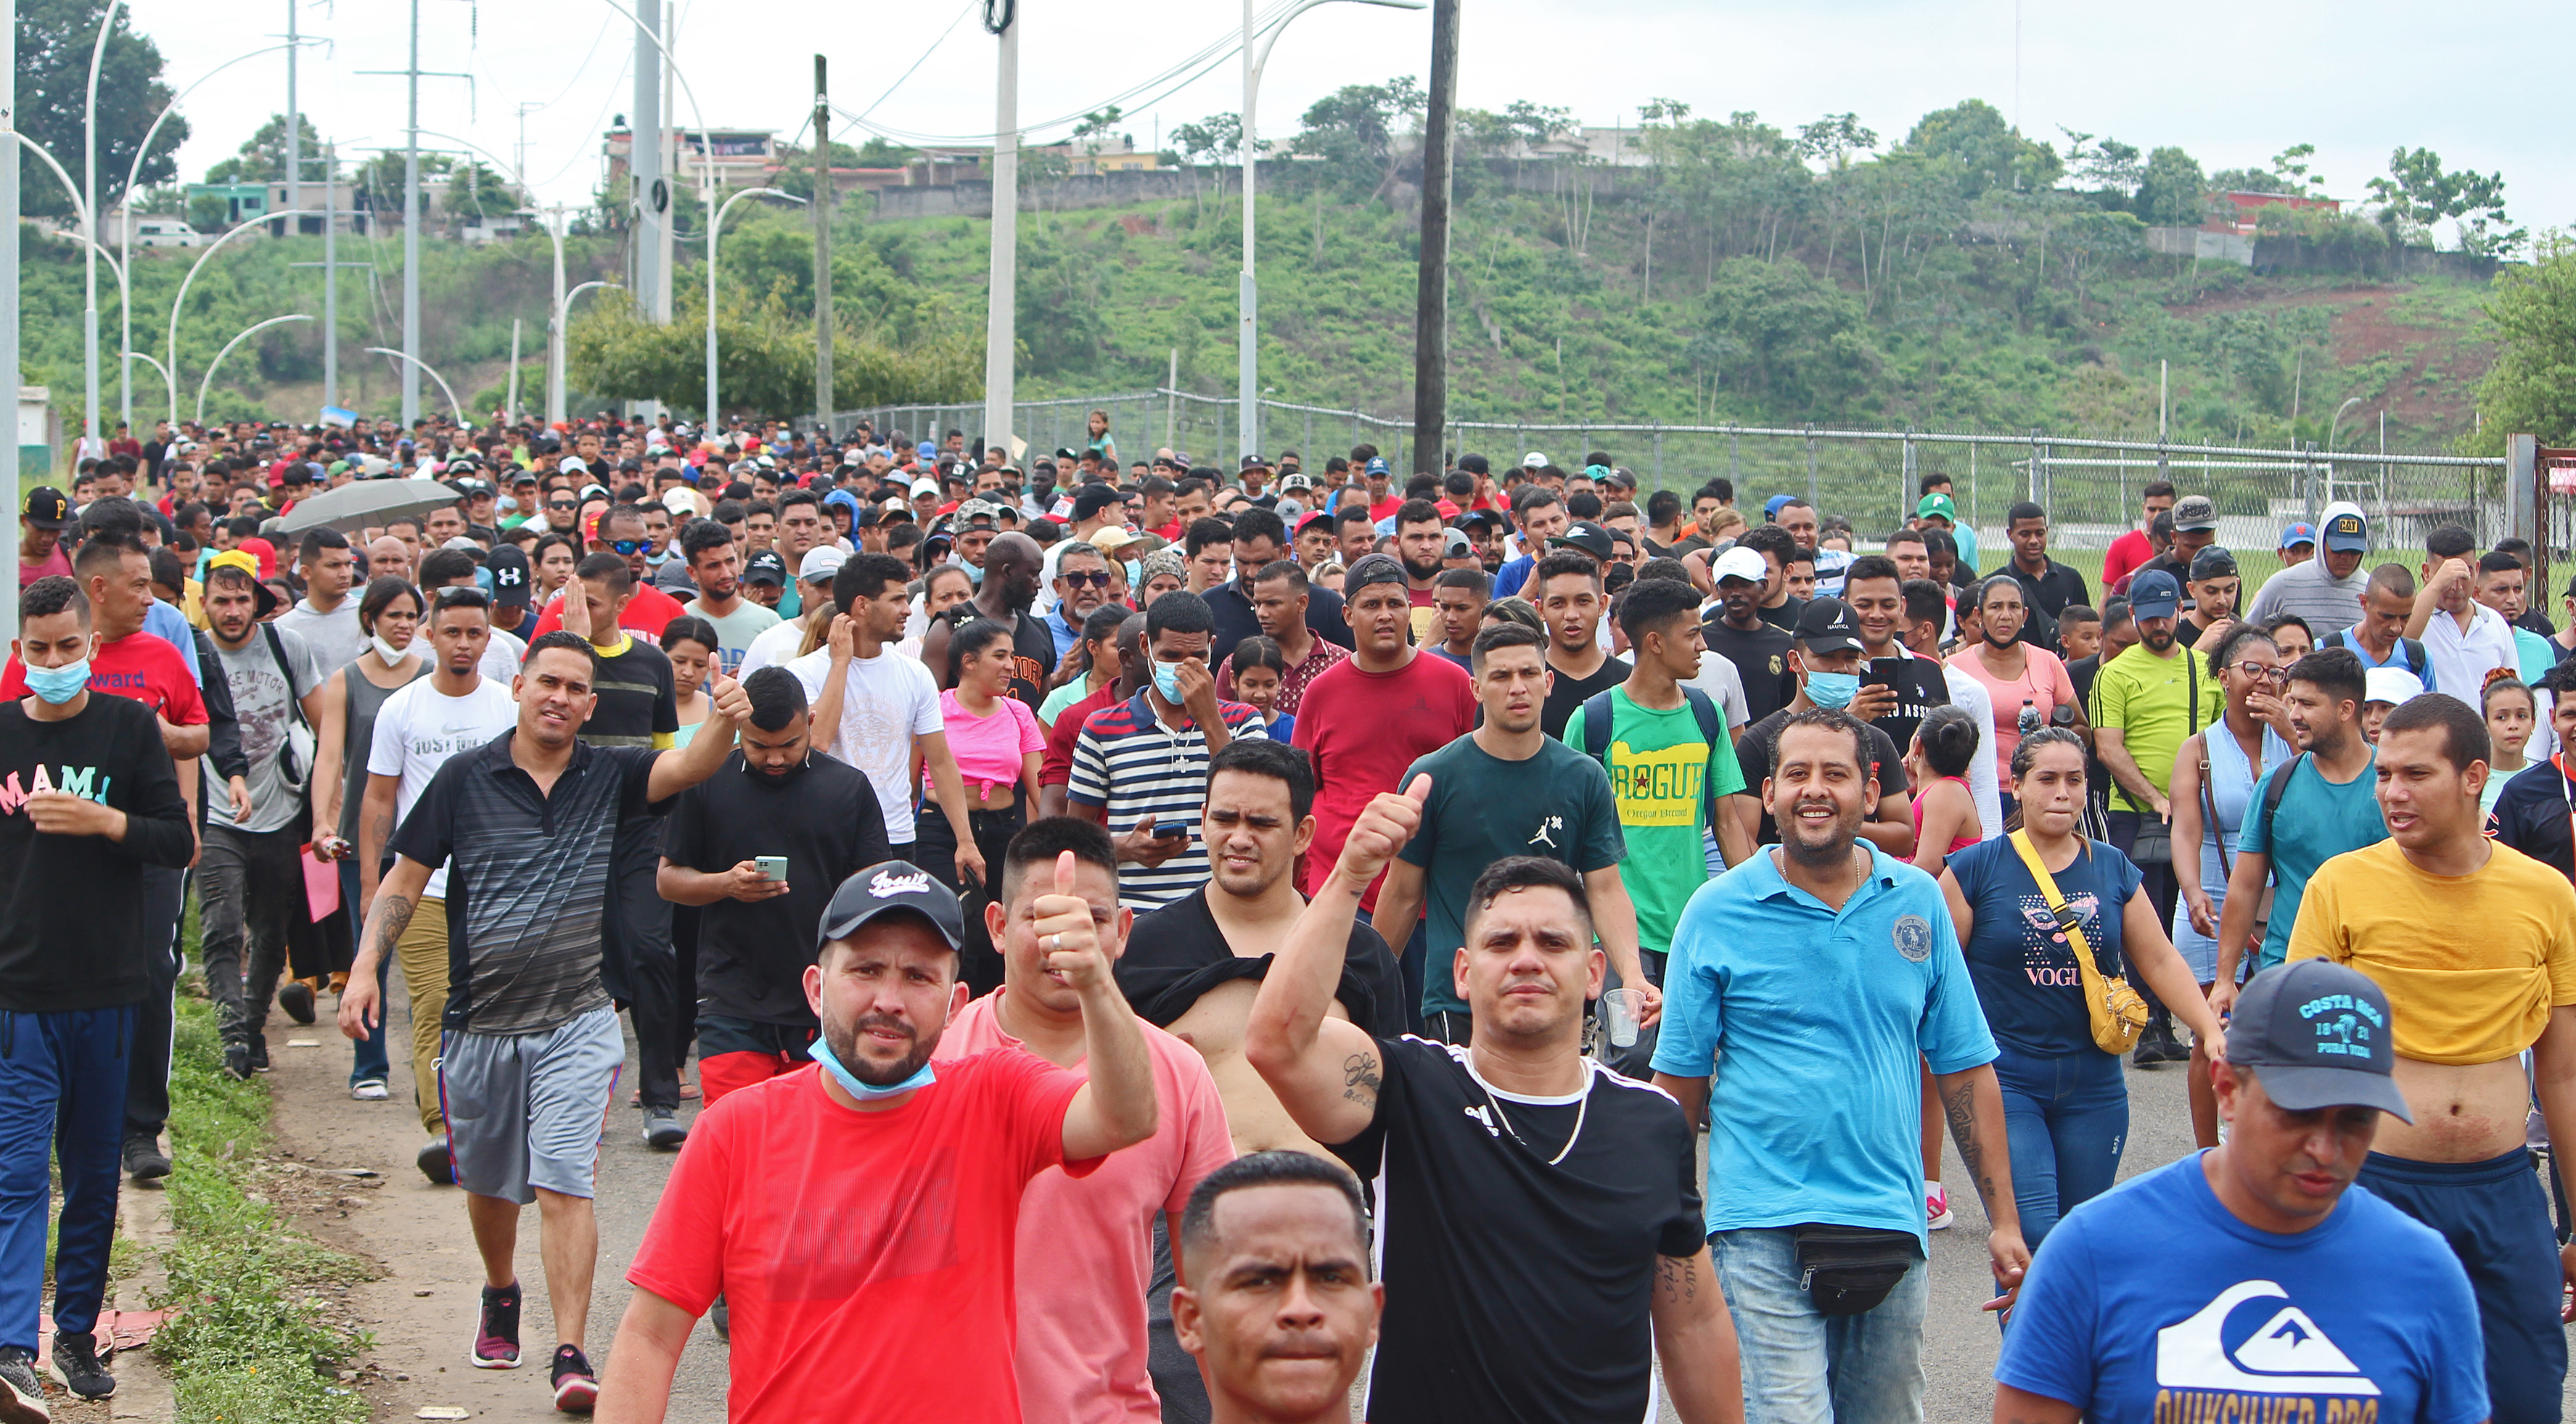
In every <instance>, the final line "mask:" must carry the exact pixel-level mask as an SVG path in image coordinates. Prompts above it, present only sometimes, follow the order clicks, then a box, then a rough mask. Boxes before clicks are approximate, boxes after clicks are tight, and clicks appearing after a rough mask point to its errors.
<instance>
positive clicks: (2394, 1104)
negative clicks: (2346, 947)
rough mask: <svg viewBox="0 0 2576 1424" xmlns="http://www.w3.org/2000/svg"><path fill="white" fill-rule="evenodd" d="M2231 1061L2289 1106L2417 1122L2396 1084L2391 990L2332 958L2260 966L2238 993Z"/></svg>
mask: <svg viewBox="0 0 2576 1424" xmlns="http://www.w3.org/2000/svg"><path fill="white" fill-rule="evenodd" d="M2227 1061H2228V1062H2230V1063H2233V1064H2235V1065H2236V1066H2238V1067H2240V1068H2251V1069H2253V1070H2254V1072H2255V1076H2257V1077H2259V1078H2261V1079H2262V1080H2263V1095H2264V1096H2265V1097H2268V1098H2270V1099H2271V1100H2272V1101H2273V1102H2276V1103H2278V1104H2280V1105H2281V1106H2283V1107H2285V1108H2288V1109H2289V1110H2290V1111H2292V1112H2307V1111H2309V1110H2311V1109H2315V1108H2341V1107H2364V1108H2377V1109H2379V1110H2380V1111H2381V1112H2384V1113H2387V1114H2389V1115H2390V1116H2392V1117H2395V1118H2396V1119H2397V1120H2398V1121H2399V1122H2413V1121H2414V1120H2415V1115H2414V1114H2413V1113H2412V1112H2410V1111H2408V1109H2407V1107H2406V1096H2405V1095H2404V1094H2403V1093H2400V1092H2398V1091H2397V1083H2396V1080H2395V1079H2394V1078H2393V1077H2391V1076H2390V1075H2391V1074H2392V1073H2394V1072H2395V1071H2396V1067H2397V1049H2396V1046H2395V1044H2394V1043H2393V1042H2391V1040H2390V1038H2389V1030H2388V996H2387V995H2386V994H2384V993H2382V992H2380V988H2379V986H2378V985H2377V984H2374V983H2372V982H2371V979H2370V976H2369V975H2367V974H2364V973H2362V972H2361V971H2360V970H2358V969H2353V968H2350V967H2348V966H2345V965H2341V964H2337V963H2335V962H2334V961H2332V960H2328V959H2301V960H2297V961H2295V962H2293V963H2289V964H2278V965H2274V966H2273V967H2272V968H2270V969H2266V970H2264V971H2263V972H2262V973H2260V974H2257V975H2255V976H2254V978H2253V979H2252V980H2251V981H2250V982H2248V983H2247V984H2246V986H2245V990H2244V992H2243V993H2241V994H2239V995H2237V996H2236V1009H2235V1012H2234V1014H2233V1016H2232V1017H2230V1019H2229V1020H2228V1025H2227Z"/></svg>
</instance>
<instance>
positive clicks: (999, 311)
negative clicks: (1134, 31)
mask: <svg viewBox="0 0 2576 1424" xmlns="http://www.w3.org/2000/svg"><path fill="white" fill-rule="evenodd" d="M997 10H998V11H999V13H1000V14H1001V16H1002V24H1001V27H1000V28H999V29H994V27H993V25H992V22H991V19H990V18H989V17H990V16H992V15H993V14H994V13H995V12H996V11H997ZM984 13H985V15H986V16H987V19H986V22H985V28H986V29H991V30H993V33H994V34H995V35H996V36H998V37H999V38H1000V40H1001V45H1000V51H1001V53H1000V67H999V69H998V71H997V73H996V75H995V79H994V84H993V254H992V275H991V278H990V279H989V280H988V281H987V282H986V284H985V286H986V295H985V299H984V443H985V444H986V445H988V446H990V445H998V446H1000V447H1001V450H1002V458H1003V459H1005V460H1008V459H1009V458H1010V457H1011V396H1012V391H1011V381H1012V377H1013V376H1014V374H1015V368H1016V364H1017V362H1016V357H1017V355H1018V347H1019V335H1018V321H1019V301H1020V6H1019V0H985V10H984Z"/></svg>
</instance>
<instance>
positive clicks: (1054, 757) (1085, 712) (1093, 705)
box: [1038, 677, 1127, 786]
mask: <svg viewBox="0 0 2576 1424" xmlns="http://www.w3.org/2000/svg"><path fill="white" fill-rule="evenodd" d="M1126 700H1127V699H1126V698H1124V697H1121V696H1119V695H1118V679H1116V678H1114V677H1113V678H1111V679H1110V680H1109V681H1108V682H1107V683H1106V684H1105V685H1103V686H1102V687H1101V689H1100V690H1099V691H1097V692H1094V693H1092V694H1091V695H1090V696H1088V697H1085V698H1083V699H1082V700H1080V701H1078V702H1076V703H1074V704H1073V705H1072V706H1070V707H1067V708H1066V709H1064V710H1063V711H1061V712H1058V713H1057V714H1055V725H1054V726H1053V727H1050V728H1048V729H1047V744H1046V755H1045V756H1043V757H1040V758H1038V785H1040V786H1070V785H1072V784H1073V744H1074V743H1075V742H1077V741H1080V740H1081V739H1082V719H1083V718H1085V717H1088V716H1090V715H1091V714H1092V713H1094V712H1097V711H1099V710H1100V709H1101V708H1103V707H1114V706H1116V705H1118V704H1119V703H1121V702H1124V701H1126Z"/></svg>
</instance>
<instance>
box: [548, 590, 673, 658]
mask: <svg viewBox="0 0 2576 1424" xmlns="http://www.w3.org/2000/svg"><path fill="white" fill-rule="evenodd" d="M688 611H689V610H688V608H687V606H686V605H684V604H682V603H681V602H680V600H678V599H676V598H673V597H672V596H671V595H669V594H667V593H664V592H663V591H662V590H660V589H658V588H655V587H654V586H653V585H651V584H649V583H639V584H637V585H635V596H634V597H633V598H630V599H628V600H626V611H625V612H623V613H620V614H618V615H617V626H618V627H620V628H623V629H625V630H626V631H627V632H629V633H640V634H642V635H643V636H644V637H645V638H646V639H647V640H649V641H651V642H652V644H653V645H654V646H655V647H660V646H661V645H662V630H663V629H664V628H667V627H669V626H670V624H671V620H672V619H674V618H677V617H679V616H680V615H681V614H683V613H686V612H688ZM562 626H563V600H562V599H561V598H560V597H558V598H557V599H556V600H555V601H554V602H552V603H549V604H547V605H546V611H545V612H543V613H541V614H539V615H537V626H536V628H535V629H534V630H532V631H531V632H530V633H529V634H528V641H529V642H531V643H533V642H535V641H536V640H538V639H539V638H542V637H544V636H545V635H546V634H548V633H551V632H553V631H555V630H556V629H558V628H560V627H562Z"/></svg>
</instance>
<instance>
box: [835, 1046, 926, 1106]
mask: <svg viewBox="0 0 2576 1424" xmlns="http://www.w3.org/2000/svg"><path fill="white" fill-rule="evenodd" d="M805 1055H806V1056H807V1057H809V1058H811V1059H813V1060H814V1061H815V1062H817V1063H820V1064H822V1065H823V1071H824V1072H826V1073H829V1074H831V1075H832V1076H833V1077H835V1078H838V1079H839V1080H840V1081H841V1087H842V1088H843V1089H844V1090H846V1091H847V1092H848V1093H849V1095H850V1096H851V1097H854V1098H856V1099H858V1100H859V1101H860V1102H863V1103H864V1102H869V1101H872V1100H874V1099H877V1098H898V1097H901V1096H903V1095H904V1094H906V1093H909V1092H912V1091H914V1090H916V1089H920V1088H927V1087H929V1086H930V1085H931V1084H932V1083H935V1082H937V1081H939V1075H938V1074H936V1073H933V1072H931V1071H930V1065H929V1064H927V1063H924V1064H922V1065H921V1067H920V1069H919V1070H918V1071H916V1072H915V1073H914V1074H913V1075H912V1076H911V1077H909V1078H906V1079H904V1080H903V1081H902V1082H900V1083H894V1084H890V1085H888V1086H886V1087H882V1088H880V1087H878V1086H877V1085H876V1084H874V1083H862V1082H860V1081H859V1075H858V1074H856V1073H853V1072H851V1071H850V1070H849V1068H848V1067H847V1066H845V1065H844V1064H843V1063H842V1062H841V1060H840V1057H839V1055H837V1054H835V1053H833V1052H832V1050H831V1049H829V1048H827V1047H825V1046H824V1044H823V1040H822V1039H820V1038H817V1039H815V1040H814V1041H813V1042H812V1043H810V1044H808V1045H806V1048H805Z"/></svg>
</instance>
